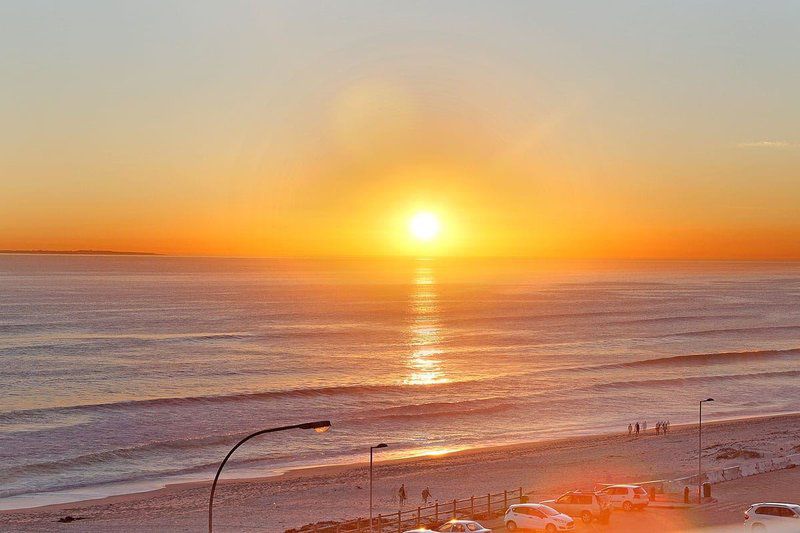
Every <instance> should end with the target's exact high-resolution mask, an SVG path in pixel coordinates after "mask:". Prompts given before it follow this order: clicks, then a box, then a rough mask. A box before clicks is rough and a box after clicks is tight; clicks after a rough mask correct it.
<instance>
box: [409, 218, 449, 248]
mask: <svg viewBox="0 0 800 533" xmlns="http://www.w3.org/2000/svg"><path fill="white" fill-rule="evenodd" d="M441 229H442V225H441V224H440V223H439V218H438V217H437V216H436V215H434V214H433V213H427V212H423V213H417V214H415V215H414V216H413V217H411V221H410V222H409V223H408V230H409V231H410V232H411V235H413V236H414V238H416V239H418V240H420V241H425V242H428V241H432V240H434V239H435V238H436V237H437V236H438V235H439V231H441Z"/></svg>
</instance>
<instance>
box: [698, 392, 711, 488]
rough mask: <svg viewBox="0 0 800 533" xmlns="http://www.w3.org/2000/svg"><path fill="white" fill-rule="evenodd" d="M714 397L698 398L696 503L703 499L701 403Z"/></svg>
mask: <svg viewBox="0 0 800 533" xmlns="http://www.w3.org/2000/svg"><path fill="white" fill-rule="evenodd" d="M713 401H714V398H706V399H705V400H700V423H699V424H698V426H697V503H698V504H699V503H701V502H702V501H703V483H702V479H703V404H704V403H706V402H713Z"/></svg>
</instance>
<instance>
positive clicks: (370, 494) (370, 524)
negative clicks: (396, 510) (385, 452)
mask: <svg viewBox="0 0 800 533" xmlns="http://www.w3.org/2000/svg"><path fill="white" fill-rule="evenodd" d="M388 447H389V445H388V444H385V443H383V442H381V443H380V444H378V445H377V446H370V447H369V531H370V533H372V452H373V451H374V450H377V449H378V448H388Z"/></svg>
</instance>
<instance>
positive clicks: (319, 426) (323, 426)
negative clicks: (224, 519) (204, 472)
mask: <svg viewBox="0 0 800 533" xmlns="http://www.w3.org/2000/svg"><path fill="white" fill-rule="evenodd" d="M330 427H331V422H330V420H320V421H318V422H305V423H303V424H294V425H291V426H281V427H278V428H270V429H262V430H261V431H256V432H255V433H251V434H250V435H248V436H246V437H245V438H243V439H242V440H240V441H239V442H237V443H236V446H234V447H233V448H231V451H229V452H228V455H226V456H225V459H223V460H222V463H220V465H219V468H217V474H216V475H215V476H214V482H213V483H212V484H211V496H210V497H209V498H208V533H213V527H212V522H213V517H214V514H213V512H214V492H215V491H216V490H217V480H218V479H219V475H220V474H221V473H222V468H223V467H224V466H225V463H227V462H228V459H230V457H231V455H233V452H235V451H236V449H237V448H238V447H239V446H241V445H242V444H244V443H245V442H247V441H248V440H250V439H252V438H253V437H258V436H259V435H263V434H264V433H275V432H276V431H286V430H287V429H313V430H315V431H318V432H320V433H322V432H325V431H327V430H328V428H330Z"/></svg>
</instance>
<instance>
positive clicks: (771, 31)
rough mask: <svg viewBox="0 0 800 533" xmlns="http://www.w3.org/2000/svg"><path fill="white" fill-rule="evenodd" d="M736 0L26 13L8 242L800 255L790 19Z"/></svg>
mask: <svg viewBox="0 0 800 533" xmlns="http://www.w3.org/2000/svg"><path fill="white" fill-rule="evenodd" d="M712 4H713V2H712ZM725 6H726V7H727V9H726V10H725V11H723V12H721V13H720V10H719V9H716V8H714V6H711V5H709V6H706V5H703V6H695V5H693V4H682V6H680V7H675V6H666V5H665V6H658V7H657V8H654V9H652V10H636V9H625V10H624V11H625V15H626V17H625V18H624V21H623V20H622V19H620V17H619V15H620V13H615V12H614V10H609V9H605V8H604V9H602V10H600V8H599V7H590V6H587V7H586V9H585V12H581V11H579V10H569V9H562V8H560V7H557V6H555V5H554V6H549V7H547V6H533V5H529V6H513V8H512V7H511V6H509V9H508V10H503V11H497V10H493V9H492V8H491V6H490V5H488V4H487V5H483V6H472V5H470V6H461V7H460V8H459V12H458V13H457V14H456V13H454V12H453V11H452V10H449V9H445V8H444V7H442V6H436V7H435V6H429V8H428V9H427V10H426V11H424V12H422V11H419V10H418V6H417V7H415V6H414V5H411V4H380V3H376V4H375V5H370V6H359V7H356V6H355V5H350V4H347V5H343V6H340V7H339V8H338V10H337V9H334V8H333V7H329V8H326V9H325V10H311V9H310V8H308V7H304V6H296V7H295V8H289V9H287V8H286V7H284V8H281V9H278V8H277V7H274V6H273V7H269V6H258V7H253V6H247V7H245V6H234V7H231V8H229V9H224V10H223V9H222V8H221V7H220V6H219V5H215V4H213V3H209V4H206V3H198V4H197V6H195V7H194V11H192V12H189V13H185V12H173V11H171V10H169V9H166V8H163V7H159V6H157V5H154V6H142V7H139V8H132V9H131V10H129V11H125V12H122V11H120V9H119V7H118V6H117V7H115V6H106V5H99V6H94V7H93V9H92V11H91V13H92V17H89V18H88V19H87V17H86V15H87V13H84V12H82V9H83V8H78V9H67V8H66V6H48V7H44V6H38V7H37V6H25V5H21V6H17V7H15V8H14V10H12V12H9V13H6V16H4V17H3V19H4V21H5V22H4V23H5V24H6V27H4V28H2V29H3V30H4V31H0V45H3V46H4V49H6V50H10V51H11V54H10V57H13V58H14V60H13V61H9V60H6V61H5V62H4V63H3V64H2V65H0V67H2V69H3V70H2V72H3V77H4V80H7V82H5V83H4V84H3V87H2V88H0V91H2V93H3V94H2V96H3V97H2V98H0V113H1V114H0V116H3V117H4V121H3V122H4V128H3V129H2V132H0V146H2V148H0V248H2V249H113V250H143V251H145V250H146V251H155V252H162V253H174V254H203V255H205V254H209V255H217V254H221V255H259V256H262V255H263V256H286V255H289V256H316V255H323V256H324V255H456V256H458V255H466V256H529V257H548V258H560V257H565V258H567V257H568V258H576V257H578V258H582V257H585V258H599V257H602V258H697V259H724V258H735V259H800V217H798V216H797V215H798V209H797V205H798V200H800V180H798V179H797V177H798V176H800V172H799V171H800V143H798V140H799V139H800V132H798V131H797V126H796V125H797V124H800V110H799V109H798V106H797V105H796V103H795V102H794V99H795V96H794V95H796V94H798V90H799V89H800V74H798V73H797V69H788V68H786V63H785V60H786V59H787V58H789V57H796V55H793V54H794V52H797V51H798V50H796V48H797V41H796V39H795V38H794V33H793V28H792V25H791V24H788V23H786V22H785V21H788V20H792V17H793V16H794V13H787V12H784V11H794V10H796V8H794V7H792V6H790V5H786V6H779V5H777V4H776V5H772V6H770V7H764V8H763V9H761V10H758V9H755V8H754V7H752V6H751V7H744V6H742V5H739V4H725ZM717 7H719V6H717ZM619 9H622V8H621V7H620V8H619ZM345 15H347V16H345ZM745 19H746V20H747V21H748V22H747V24H743V22H742V21H743V20H745ZM795 20H796V19H795ZM123 22H124V27H125V28H127V30H126V31H123V32H119V31H116V30H115V29H114V28H119V27H120V24H122V23H123ZM143 36H144V37H143ZM793 49H794V52H792V50H793ZM781 58H783V59H781ZM418 211H431V212H434V213H437V214H438V216H439V217H440V219H441V222H442V233H441V235H440V238H439V239H437V240H436V241H434V242H432V243H430V244H422V243H419V242H416V241H414V240H413V239H412V238H410V237H409V235H408V231H407V224H408V220H409V218H410V217H411V216H412V215H413V214H414V213H415V212H418Z"/></svg>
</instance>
